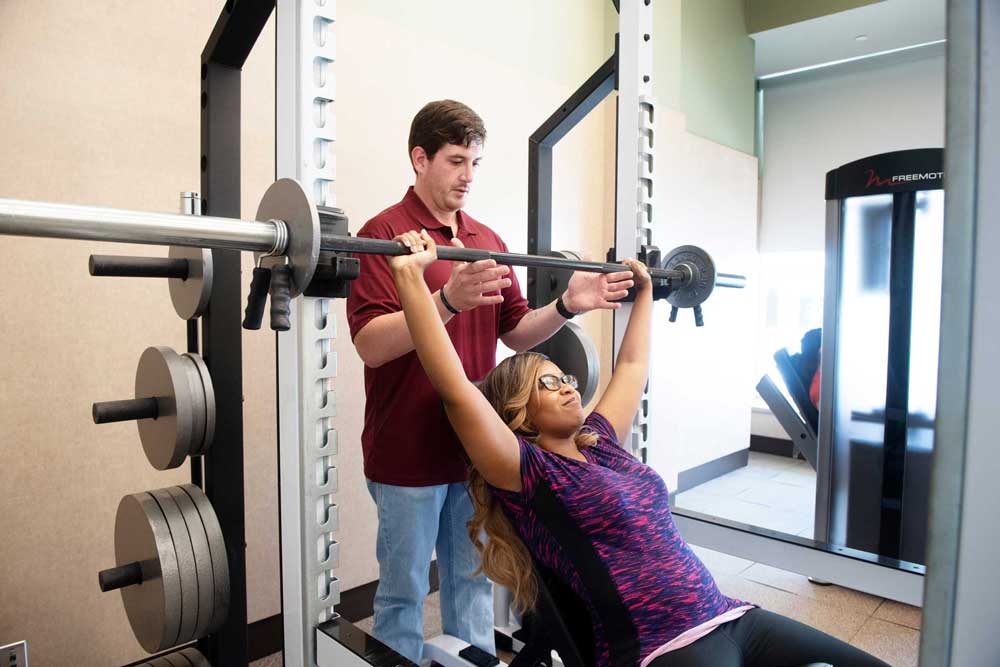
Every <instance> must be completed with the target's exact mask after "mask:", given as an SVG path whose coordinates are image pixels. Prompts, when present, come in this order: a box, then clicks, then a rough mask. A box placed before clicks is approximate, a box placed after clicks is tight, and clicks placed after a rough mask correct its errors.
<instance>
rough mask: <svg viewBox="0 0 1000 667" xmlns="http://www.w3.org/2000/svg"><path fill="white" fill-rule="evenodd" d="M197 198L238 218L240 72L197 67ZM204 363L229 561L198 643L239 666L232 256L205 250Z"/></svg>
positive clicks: (241, 564)
mask: <svg viewBox="0 0 1000 667" xmlns="http://www.w3.org/2000/svg"><path fill="white" fill-rule="evenodd" d="M201 74H202V112H201V113H202V124H201V146H202V151H201V192H202V197H203V200H204V202H205V214H206V215H213V216H223V217H233V218H239V217H240V122H239V121H240V68H239V67H231V66H229V65H223V64H220V63H217V62H212V61H208V62H204V63H203V65H202V72H201ZM212 264H213V270H214V274H215V275H214V278H213V280H212V296H211V299H210V301H209V307H208V311H207V312H206V313H205V315H204V327H205V328H204V341H203V349H204V357H205V363H206V364H207V365H208V368H209V371H210V372H211V374H212V382H213V385H214V387H215V407H216V419H215V424H216V432H215V437H214V439H213V441H212V449H211V450H210V453H209V454H208V455H207V456H206V457H204V458H205V492H206V494H207V495H208V498H209V500H211V502H212V506H213V507H214V508H215V513H216V515H217V516H218V518H219V524H220V525H221V526H222V534H223V537H224V538H225V541H226V552H227V554H228V556H229V579H230V582H231V585H230V587H229V615H228V617H227V618H226V622H225V624H224V625H223V626H222V628H220V629H219V631H218V632H216V633H215V634H214V635H212V636H211V637H209V638H208V639H206V640H203V641H202V642H201V648H202V652H203V653H205V657H207V658H208V660H209V661H210V662H211V663H212V664H213V665H241V666H242V665H246V664H247V663H248V660H249V656H248V651H247V592H246V543H245V539H246V516H245V508H244V493H243V345H242V328H241V325H240V322H241V317H240V316H241V312H240V311H241V304H242V301H243V295H242V293H241V292H242V290H241V287H240V253H239V251H236V250H213V251H212Z"/></svg>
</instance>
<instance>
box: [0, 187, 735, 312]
mask: <svg viewBox="0 0 1000 667" xmlns="http://www.w3.org/2000/svg"><path fill="white" fill-rule="evenodd" d="M345 232H346V217H345V216H344V214H343V211H341V210H340V209H334V208H325V207H317V206H316V205H315V204H313V203H312V201H311V199H310V197H309V195H308V193H307V192H306V190H305V189H304V188H303V187H302V185H301V184H299V183H298V181H295V180H293V179H289V178H283V179H280V180H278V181H276V182H275V183H273V184H272V185H271V186H270V187H269V188H268V190H267V192H266V193H265V194H264V197H263V198H262V199H261V202H260V206H259V207H258V209H257V219H256V221H249V220H239V219H234V218H223V217H213V216H192V215H181V214H171V213H150V212H145V211H129V210H122V209H111V208H99V207H89V206H76V205H67V204H52V203H46V202H31V201H22V200H15V199H0V234H4V235H12V236H33V237H47V238H63V239H82V240H90V241H108V242H116V243H142V244H149V245H169V246H184V247H193V248H218V249H231V250H241V251H248V252H254V253H257V255H258V258H259V260H261V261H260V262H259V264H260V265H259V266H258V268H257V269H256V270H255V279H256V278H261V280H260V281H258V280H255V281H254V283H255V284H254V285H253V286H252V289H251V295H250V299H249V302H248V306H247V321H248V322H247V323H250V324H252V321H253V319H254V317H253V316H254V315H258V316H257V317H256V319H257V321H258V322H259V320H260V317H259V313H261V312H262V309H263V306H264V298H266V297H267V295H268V293H270V295H271V301H272V328H275V329H276V330H285V329H287V328H288V321H287V302H288V300H289V299H291V298H294V297H296V296H298V295H300V294H303V293H306V294H308V295H311V296H342V295H343V293H342V292H341V293H336V292H337V289H338V286H339V285H340V284H342V283H343V282H344V281H349V280H352V279H354V278H356V277H357V260H355V259H353V258H351V257H349V256H348V255H350V254H373V255H388V256H393V255H403V254H407V253H409V252H410V250H409V249H408V248H407V247H406V246H404V245H403V244H402V243H398V242H396V241H388V240H380V239H367V238H358V237H352V236H349V235H347V234H346V233H345ZM681 248H683V252H679V251H680V250H681ZM681 248H678V249H677V250H675V251H672V252H671V253H668V254H667V256H666V258H665V259H664V263H663V264H662V265H661V266H650V267H649V273H650V277H651V278H653V280H654V281H655V284H656V286H658V287H659V288H660V293H661V294H662V293H664V292H665V293H666V295H667V299H668V301H670V302H671V304H672V305H673V306H675V307H676V308H689V307H697V306H699V305H700V304H701V303H702V302H704V300H705V299H706V298H708V296H709V294H711V292H712V290H713V289H714V288H715V287H734V288H741V287H744V286H745V284H746V278H745V277H743V276H741V275H736V274H730V273H717V272H716V270H715V265H714V263H713V262H712V259H711V257H710V256H709V255H708V253H706V252H705V251H704V250H702V249H701V248H698V247H696V246H682V247H681ZM438 257H439V259H442V260H451V261H460V262H475V261H479V260H484V259H492V260H494V261H496V262H497V263H498V264H506V265H509V266H527V267H535V268H549V269H557V270H565V271H587V272H596V273H614V272H617V271H624V270H628V267H627V266H625V265H623V264H618V263H614V262H587V261H583V260H579V259H572V258H567V257H555V256H552V257H548V256H539V255H526V254H518V253H511V252H495V251H490V250H481V249H477V248H455V247H451V246H439V247H438ZM269 271H274V272H275V273H274V275H273V280H271V284H270V285H269V287H268V286H266V285H265V287H264V288H263V289H261V284H262V282H264V278H265V276H266V278H267V279H268V280H270V279H271V278H272V276H270V275H268V272H269ZM314 278H315V282H316V283H317V284H318V285H320V289H319V290H318V291H317V289H316V288H315V287H314V288H313V290H312V291H311V292H310V286H311V284H313V283H314ZM331 290H332V291H331ZM697 317H698V313H697V311H696V318H697ZM245 324H246V323H245ZM248 328H252V327H248Z"/></svg>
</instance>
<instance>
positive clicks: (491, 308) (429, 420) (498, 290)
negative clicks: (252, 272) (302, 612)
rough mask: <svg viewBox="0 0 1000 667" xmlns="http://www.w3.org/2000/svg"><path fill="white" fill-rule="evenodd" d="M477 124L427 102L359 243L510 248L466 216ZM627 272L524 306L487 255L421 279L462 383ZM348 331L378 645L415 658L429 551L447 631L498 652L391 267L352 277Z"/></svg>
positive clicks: (457, 459)
mask: <svg viewBox="0 0 1000 667" xmlns="http://www.w3.org/2000/svg"><path fill="white" fill-rule="evenodd" d="M485 140H486V129H485V127H484V126H483V121H482V119H481V118H480V117H479V116H478V115H477V114H476V113H475V112H474V111H473V110H472V109H470V108H469V107H467V106H466V105H464V104H462V103H460V102H455V101H452V100H441V101H438V102H431V103H429V104H427V105H426V106H425V107H424V108H423V109H421V110H420V111H419V112H418V113H417V115H416V116H415V117H414V119H413V123H412V124H411V126H410V137H409V151H410V161H411V165H412V167H413V171H414V173H415V181H414V184H413V186H412V187H411V188H409V190H408V191H407V193H406V195H405V196H404V197H403V199H402V201H400V202H399V203H398V204H395V205H394V206H391V207H389V208H387V209H386V210H384V211H382V212H381V213H379V214H378V215H377V216H375V217H374V218H372V219H371V220H369V221H368V222H367V223H366V224H365V226H364V227H362V229H361V230H360V231H359V232H358V236H359V237H366V238H378V239H392V238H394V237H396V236H398V235H400V234H402V233H404V232H407V231H411V230H416V231H419V230H421V229H426V230H427V232H428V233H429V234H430V235H431V236H433V237H434V239H435V241H436V242H437V243H439V244H442V245H448V244H451V245H455V246H460V247H461V246H464V247H471V248H482V249H488V250H495V251H503V252H506V251H507V246H506V245H505V244H504V242H503V240H502V239H501V238H500V237H499V236H498V235H497V234H496V233H495V232H494V231H493V230H491V229H490V228H489V227H487V226H486V225H484V224H482V223H480V222H478V221H476V220H474V219H473V218H472V217H471V216H469V215H468V214H467V213H465V212H464V211H463V208H464V207H465V204H466V199H467V197H468V194H469V191H470V188H471V185H472V182H473V180H474V176H475V172H476V169H477V167H478V166H479V161H480V159H481V157H482V153H483V144H484V142H485ZM630 278H631V273H630V272H627V271H626V272H622V273H613V274H607V275H602V274H596V273H576V274H574V275H573V277H572V278H571V279H570V282H569V285H568V287H567V290H566V293H565V294H563V295H562V296H561V297H560V298H559V299H557V300H556V301H554V302H552V303H550V304H548V305H546V306H544V307H542V308H538V309H537V310H532V309H531V308H529V307H528V304H527V301H526V300H525V299H524V297H523V296H522V294H521V290H520V287H519V286H518V283H517V278H516V277H515V275H514V274H513V273H512V272H511V271H510V267H507V266H497V264H496V262H494V261H493V260H483V261H478V262H473V263H469V264H467V263H460V262H457V263H449V262H444V261H439V262H436V263H435V264H434V265H433V266H431V267H430V268H428V269H427V271H426V274H425V279H426V281H427V284H428V286H429V287H430V289H431V291H432V292H433V295H434V301H435V304H436V305H437V309H438V313H439V314H440V316H441V319H442V320H443V321H444V322H445V326H446V328H447V329H448V333H449V335H450V336H451V339H452V341H453V343H454V345H455V349H456V350H457V351H458V354H459V357H460V358H461V359H462V363H463V366H464V367H465V371H466V373H467V374H468V376H469V378H471V379H473V380H478V379H480V378H482V377H483V376H485V375H486V373H487V372H488V371H490V370H491V369H492V368H493V367H494V366H495V365H496V344H497V339H498V338H499V339H500V340H502V341H503V342H504V344H505V345H507V346H508V347H510V348H511V349H514V350H517V351H523V350H527V349H530V348H532V347H534V346H535V345H537V344H539V343H541V342H542V341H544V340H546V339H547V338H549V336H551V335H552V334H554V333H555V332H556V331H558V330H559V328H560V327H562V326H563V324H565V322H566V320H567V319H568V318H570V317H572V316H573V315H575V314H577V313H582V312H586V311H589V310H593V309H595V308H605V309H613V308H617V307H619V304H617V303H613V301H614V300H616V299H621V298H622V297H624V296H625V294H626V292H627V290H628V288H629V287H631V286H632V281H631V280H630ZM347 312H348V321H349V324H350V328H351V336H352V338H353V340H354V344H355V346H356V347H357V350H358V353H359V354H360V356H361V359H362V361H364V363H365V395H366V403H365V425H364V432H363V434H362V447H363V450H364V469H365V477H366V478H367V480H368V489H369V491H370V493H371V495H372V498H373V499H374V500H375V504H376V506H377V508H378V536H377V544H376V555H377V558H378V561H379V585H378V590H377V592H376V594H375V626H374V628H373V634H374V635H375V637H377V638H378V639H380V640H381V641H383V642H384V643H386V644H388V645H389V646H391V647H392V648H393V649H395V650H396V651H397V652H399V653H401V654H402V655H404V656H406V657H407V658H409V659H410V660H413V661H414V662H417V663H419V662H420V660H421V658H422V653H423V643H424V640H423V602H424V598H425V597H426V595H427V590H428V581H427V577H428V571H429V568H430V560H431V555H432V551H433V550H434V549H435V548H436V549H437V562H438V573H439V575H440V576H439V580H440V590H441V622H442V628H443V630H444V632H445V633H446V634H450V635H454V636H456V637H459V638H461V639H463V640H465V641H467V642H469V643H470V644H473V645H475V646H478V647H479V648H481V649H483V650H485V651H488V652H489V653H492V654H495V653H496V651H495V648H494V643H493V599H492V584H491V583H490V582H489V580H488V579H486V577H485V576H484V575H482V574H480V575H478V576H473V573H474V572H475V571H476V570H477V569H478V568H479V556H478V554H477V552H476V550H475V547H474V546H473V545H472V542H471V540H470V539H469V536H468V531H467V528H466V523H467V522H468V521H469V519H470V518H471V517H472V504H471V501H470V499H469V496H468V492H467V490H466V488H465V481H466V477H467V465H466V462H465V460H464V458H463V455H462V449H461V445H460V444H459V442H458V439H457V437H456V436H455V434H454V432H453V431H452V429H451V426H450V425H449V423H448V419H447V417H446V415H445V413H444V408H443V407H442V404H441V400H440V398H439V397H438V396H437V394H436V393H435V392H434V390H433V388H432V387H431V384H430V380H429V379H428V378H427V375H426V374H425V373H424V371H423V368H422V367H421V365H420V361H419V360H418V359H417V355H416V353H415V352H414V351H413V342H412V340H411V339H410V334H409V331H408V330H407V328H406V320H405V319H404V316H403V313H402V311H401V308H400V305H399V301H398V298H397V295H396V290H395V287H394V284H393V280H392V275H391V273H390V271H389V266H388V262H387V261H386V259H385V258H384V257H380V256H377V255H361V277H360V279H358V280H356V281H355V282H354V283H353V285H352V287H351V295H350V297H349V299H348V302H347Z"/></svg>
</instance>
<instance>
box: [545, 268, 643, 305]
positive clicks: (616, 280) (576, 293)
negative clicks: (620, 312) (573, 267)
mask: <svg viewBox="0 0 1000 667" xmlns="http://www.w3.org/2000/svg"><path fill="white" fill-rule="evenodd" d="M646 280H647V281H648V280H649V277H648V275H647V277H646ZM633 284H634V282H633V280H632V271H619V272H617V273H590V272H587V271H574V272H573V276H572V277H571V278H570V279H569V284H568V285H567V286H566V291H565V292H564V293H563V295H562V300H563V305H564V306H566V308H567V309H568V310H569V311H570V312H572V313H586V312H587V311H590V310H596V309H598V308H601V309H604V310H617V309H618V308H621V307H622V305H621V304H620V303H616V302H617V301H618V300H619V299H624V298H625V297H626V296H627V295H628V290H629V288H630V287H632V285H633Z"/></svg>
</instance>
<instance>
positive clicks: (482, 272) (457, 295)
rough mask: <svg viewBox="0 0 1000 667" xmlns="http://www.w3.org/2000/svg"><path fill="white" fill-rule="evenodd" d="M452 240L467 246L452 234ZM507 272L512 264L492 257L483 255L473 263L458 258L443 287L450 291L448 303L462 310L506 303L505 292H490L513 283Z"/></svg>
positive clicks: (447, 293)
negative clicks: (504, 301)
mask: <svg viewBox="0 0 1000 667" xmlns="http://www.w3.org/2000/svg"><path fill="white" fill-rule="evenodd" d="M451 244H452V245H453V246H455V247H456V248H464V247H465V245H464V244H463V243H462V242H461V241H460V240H458V239H457V238H453V239H452V240H451ZM508 273H510V267H509V266H503V265H501V266H497V263H496V261H494V260H492V259H482V260H479V261H478V262H472V263H471V264H470V263H468V262H455V266H454V267H452V269H451V277H450V278H448V282H446V283H445V284H444V287H442V288H441V289H442V290H444V293H445V294H446V295H447V298H448V303H450V304H451V305H452V306H454V307H455V308H456V309H457V310H459V311H462V310H471V309H472V308H476V307H477V306H487V305H493V304H497V303H503V295H502V294H487V293H488V292H498V291H500V290H502V289H506V288H507V287H510V285H511V282H510V278H504V276H506V275H507V274H508Z"/></svg>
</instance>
